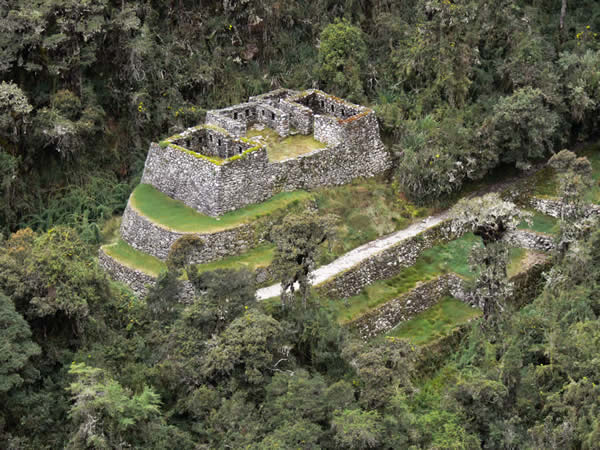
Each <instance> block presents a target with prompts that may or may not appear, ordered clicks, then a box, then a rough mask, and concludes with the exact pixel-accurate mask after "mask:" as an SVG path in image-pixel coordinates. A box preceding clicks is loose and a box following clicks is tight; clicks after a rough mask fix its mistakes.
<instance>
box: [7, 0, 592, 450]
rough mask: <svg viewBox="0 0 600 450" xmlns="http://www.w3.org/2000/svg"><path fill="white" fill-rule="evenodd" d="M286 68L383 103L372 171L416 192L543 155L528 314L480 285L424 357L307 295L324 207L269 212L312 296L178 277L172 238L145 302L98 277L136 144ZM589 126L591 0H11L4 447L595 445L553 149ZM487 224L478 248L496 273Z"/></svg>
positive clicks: (577, 230)
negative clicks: (261, 292)
mask: <svg viewBox="0 0 600 450" xmlns="http://www.w3.org/2000/svg"><path fill="white" fill-rule="evenodd" d="M279 87H285V88H291V89H306V88H311V87H316V88H320V89H323V90H326V91H327V92H329V93H331V94H333V95H336V96H339V97H345V98H348V99H349V100H351V101H353V102H357V103H361V104H365V105H368V106H370V107H372V108H373V109H374V110H375V112H376V114H377V116H378V120H379V127H380V130H381V133H382V137H383V140H384V142H385V143H386V145H387V147H388V148H389V150H390V151H391V153H392V155H393V159H394V167H393V169H392V170H391V173H390V174H389V177H388V179H386V183H387V184H388V185H389V186H391V188H393V195H394V196H396V197H394V198H402V199H408V200H410V201H412V202H413V203H414V204H416V205H418V206H423V205H425V206H429V207H436V208H442V207H447V206H449V205H451V204H452V203H453V202H454V201H456V199H457V196H460V195H461V192H462V190H463V189H465V187H469V185H470V183H472V182H474V181H480V180H482V179H484V177H485V176H486V175H489V174H490V173H492V172H494V170H496V171H497V170H498V169H507V168H510V169H514V170H515V173H519V171H523V170H528V169H530V168H531V167H532V166H535V165H537V164H540V163H542V162H544V161H546V160H548V159H549V158H551V157H552V160H551V168H553V170H556V172H557V173H558V174H559V176H560V177H561V178H560V180H561V181H560V193H559V194H560V196H561V197H562V198H563V199H564V200H565V201H567V202H571V204H572V205H573V208H575V213H574V215H572V216H571V217H567V215H565V217H562V218H561V221H560V225H559V228H560V230H559V233H558V238H557V250H556V251H555V252H554V253H553V254H552V258H553V260H552V261H553V263H554V267H553V268H552V270H551V271H549V272H548V273H547V277H546V280H545V282H544V285H543V289H541V294H540V295H539V296H537V297H536V298H530V299H529V301H528V304H526V305H525V306H523V307H522V308H520V309H519V308H514V309H511V308H508V307H506V308H505V307H504V306H505V305H501V304H500V303H501V300H502V299H499V298H498V295H496V296H493V295H490V296H488V297H487V298H484V296H483V294H482V298H483V299H484V300H483V301H484V302H487V303H486V304H487V305H488V308H487V309H486V318H485V319H483V320H486V319H487V316H488V315H489V316H493V320H491V321H489V322H487V325H486V326H479V325H478V321H474V322H473V323H472V324H471V325H469V326H467V327H466V328H465V329H464V331H463V334H462V335H461V336H460V339H458V342H457V343H456V345H455V346H454V347H452V349H451V350H452V351H449V352H446V353H444V352H440V355H439V357H437V358H433V362H432V363H431V364H429V365H427V364H424V363H423V361H424V358H425V356H424V353H425V352H424V351H423V350H421V349H420V348H419V347H417V346H415V345H413V344H411V343H410V342H409V341H407V340H404V339H400V338H397V337H382V338H381V339H374V340H371V341H369V342H364V341H363V340H361V339H359V338H357V337H356V336H355V335H354V334H352V333H351V332H350V331H349V330H348V329H347V328H346V327H344V326H342V325H340V323H339V321H338V320H336V318H335V317H333V315H332V314H331V311H329V310H328V309H326V308H323V307H321V306H322V305H321V304H319V303H318V302H317V301H316V300H315V299H314V298H312V297H311V295H310V293H309V290H308V288H307V287H306V286H307V285H306V283H304V282H305V279H306V278H307V274H308V273H309V271H310V270H312V268H313V267H314V264H315V263H316V261H317V259H318V258H317V257H319V256H321V257H323V258H325V257H327V256H328V255H327V254H326V252H323V254H324V255H325V256H323V255H318V254H317V253H313V252H316V250H315V248H316V247H317V246H319V245H322V244H323V243H324V242H325V241H327V240H332V239H334V238H333V237H331V236H329V234H328V232H327V231H328V230H326V229H325V228H324V227H326V226H325V225H321V222H319V221H318V220H317V218H316V217H313V216H311V217H312V220H313V228H315V229H317V231H318V236H317V235H310V236H308V237H306V236H304V235H303V234H302V233H303V232H305V231H306V228H302V226H303V223H302V222H299V221H300V219H299V218H298V217H296V216H294V217H291V218H288V219H287V220H286V221H282V223H281V224H279V228H276V230H277V232H278V233H280V235H279V236H277V239H276V240H277V244H278V247H277V249H276V250H274V251H275V252H276V255H277V261H278V264H279V265H280V267H279V269H280V270H279V273H280V275H281V277H282V279H283V280H284V281H286V282H288V283H291V285H292V286H293V284H294V282H296V281H298V280H300V281H301V282H303V283H304V284H302V301H298V300H296V301H293V300H290V301H289V302H288V303H287V304H286V305H285V306H282V305H279V304H277V305H275V306H274V305H273V304H271V303H268V302H260V303H259V302H257V301H256V299H255V296H254V292H255V290H256V285H255V279H254V277H253V276H252V275H251V274H250V273H249V272H248V271H247V270H233V269H220V270H217V271H213V272H206V273H200V274H199V275H197V274H195V275H189V276H188V274H187V272H186V271H187V270H188V269H189V267H185V265H184V264H183V263H182V261H183V259H184V258H183V257H181V255H178V254H173V255H172V258H170V259H169V264H168V265H169V270H168V271H166V272H164V273H162V274H161V276H160V277H159V280H158V282H157V284H156V286H155V287H154V288H153V289H151V291H150V292H149V294H148V296H147V297H146V298H138V297H136V296H135V295H133V293H132V292H131V291H130V290H128V289H126V288H125V287H124V286H123V285H121V284H118V283H115V282H113V281H111V280H110V279H109V278H108V277H107V276H106V274H105V273H104V272H103V271H102V270H101V269H100V267H99V266H98V263H97V258H96V256H95V255H96V254H97V250H98V246H99V245H100V244H101V243H103V241H104V240H105V239H106V238H107V236H108V235H110V234H111V233H113V232H114V229H115V227H117V226H118V224H117V225H116V223H117V222H116V221H115V217H117V216H118V215H120V214H121V213H122V212H123V210H124V208H125V205H126V203H127V199H128V197H129V194H130V193H131V191H132V189H133V187H134V186H136V185H137V184H138V182H139V179H140V176H141V171H142V168H143V164H144V159H145V156H146V152H147V149H148V145H149V143H150V142H159V141H160V139H162V138H164V137H165V136H170V135H173V134H175V133H177V132H180V131H181V130H183V129H185V128H187V127H190V126H194V125H197V124H199V123H201V122H203V120H204V115H205V112H206V110H208V109H212V108H217V107H223V106H226V105H229V104H233V103H237V102H241V101H245V100H246V99H247V98H248V97H249V96H251V95H257V94H260V93H263V92H266V91H269V90H272V89H275V88H279ZM599 126H600V3H599V2H598V1H596V0H570V1H569V2H567V1H566V0H562V1H561V0H552V1H545V0H406V1H394V0H364V1H355V0H339V1H338V0H327V1H325V0H316V1H303V0H285V1H275V0H240V1H233V0H223V1H214V0H208V1H201V2H198V1H195V0H168V1H157V0H0V199H1V200H0V350H1V351H0V354H1V355H2V357H1V358H0V447H2V448H8V449H53V448H73V449H79V448H126V447H130V448H157V449H162V448H178V449H188V448H189V449H205V448H206V449H208V448H226V447H227V448H306V449H316V448H357V449H358V448H381V449H384V448H436V449H451V448H452V449H458V448H461V449H463V448H464V449H476V448H581V449H588V448H589V449H591V448H597V447H598V442H600V370H599V367H598V357H597V356H598V342H599V340H600V319H599V314H600V295H599V292H600V290H599V289H598V283H600V234H599V232H598V231H597V229H594V228H593V227H596V228H597V225H592V226H591V229H590V227H589V223H591V222H589V221H588V217H587V216H586V215H585V213H584V209H585V202H584V195H583V194H582V192H583V191H582V189H584V188H585V189H589V188H591V187H593V185H594V181H593V180H591V178H590V175H589V172H590V170H591V169H590V166H589V162H587V163H586V162H585V161H583V160H580V159H578V158H577V157H576V155H574V154H572V153H570V152H568V153H563V152H561V150H563V149H567V148H576V147H577V146H578V145H579V144H581V143H584V142H590V141H593V140H597V139H598V129H599ZM553 155H555V156H554V157H553ZM507 170H508V169H507ZM496 173H497V172H496ZM595 183H596V184H597V180H596V181H595ZM378 195H379V194H378ZM382 196H383V194H382ZM497 203H498V202H497ZM461 205H462V203H461ZM503 205H504V204H503ZM480 206H481V205H480ZM484 206H485V205H484ZM504 206H506V205H504ZM509 206H510V205H509ZM509 206H506V208H507V209H509V210H510V207H509ZM407 208H408V207H407ZM411 208H413V207H412V206H411ZM414 208H416V206H415V207H414ZM466 208H469V206H468V205H467V206H466ZM482 208H483V207H482ZM411 211H412V210H411ZM411 211H408V213H406V214H407V215H408V216H411V214H412V212H411ZM509 213H510V214H513V211H512V210H510V211H509ZM411 217H412V216H411ZM346 218H347V217H346ZM516 218H518V219H519V220H520V219H522V218H523V217H521V216H518V215H517V213H514V214H513V215H512V216H511V220H510V227H507V228H511V229H513V228H516V226H517V222H518V221H517V220H516ZM469 219H470V220H471V222H469V224H470V225H469V226H471V231H475V232H476V233H477V232H481V233H483V232H482V231H481V230H480V228H477V227H476V226H473V219H472V218H471V217H469ZM513 219H514V220H513ZM584 219H585V220H584ZM382 220H383V219H382ZM513 222H514V223H513ZM298 223H300V228H297V232H296V235H293V234H291V232H288V231H285V230H286V229H288V230H289V229H293V228H294V227H298ZM342 226H343V224H342ZM349 228H350V227H349ZM356 228H360V227H356ZM363 228H364V229H367V228H368V224H367V225H365V224H363ZM298 230H299V231H298ZM351 231H352V232H355V229H354V228H352V229H351ZM359 231H361V230H359ZM286 233H287V234H286ZM348 235H350V231H348ZM498 240H499V239H498ZM294 241H295V242H294ZM300 241H306V242H308V244H306V242H305V248H304V249H303V250H305V253H306V254H303V256H302V260H303V265H301V266H298V267H296V266H294V261H293V259H291V258H289V254H290V252H289V251H287V250H286V248H287V249H288V250H289V247H290V246H291V247H294V248H298V247H299V245H298V244H297V242H300ZM313 241H314V242H313ZM309 244H310V245H309ZM487 244H488V242H486V247H488V246H487ZM496 244H497V242H495V241H494V242H492V243H490V244H489V247H488V248H485V249H483V250H481V251H480V252H479V258H480V259H479V261H480V262H481V261H484V262H485V264H484V263H482V264H480V265H483V266H485V267H486V268H489V270H490V271H493V270H496V269H498V268H499V269H498V270H499V272H502V274H503V275H505V273H506V264H507V263H506V261H507V259H506V258H507V254H506V251H505V249H503V248H500V247H497V246H496ZM298 253H301V252H300V251H299V252H298ZM286 257H287V259H286ZM496 257H498V258H499V259H495V260H494V261H491V262H490V258H496ZM475 261H477V259H476V258H475ZM189 273H190V274H191V273H192V272H191V271H190V272H189ZM492 275H494V276H495V275H497V274H492ZM492 275H490V276H489V277H488V278H487V279H483V278H480V279H479V280H476V283H475V284H477V283H479V286H483V287H486V286H488V285H492V284H493V283H494V282H496V281H497V279H496V278H493V276H492ZM184 276H188V279H189V281H190V282H191V283H192V284H193V285H194V288H195V292H196V294H197V295H196V299H195V301H194V302H193V303H191V304H183V303H181V302H179V301H178V298H177V283H178V282H179V280H180V278H181V277H184ZM482 280H483V281H482ZM501 281H502V280H500V282H498V283H497V284H496V285H497V286H501V287H502V288H503V289H504V287H505V284H502V283H501ZM486 283H487V284H486ZM503 292H504V291H503ZM501 306H502V307H501ZM430 356H431V355H430Z"/></svg>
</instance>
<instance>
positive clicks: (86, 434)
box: [68, 362, 160, 449]
mask: <svg viewBox="0 0 600 450" xmlns="http://www.w3.org/2000/svg"><path fill="white" fill-rule="evenodd" d="M69 373H70V374H71V375H73V376H75V377H76V380H75V381H74V382H73V383H71V385H70V386H69V388H68V391H69V392H70V393H71V396H72V398H73V406H72V407H71V410H70V411H69V417H70V418H71V420H72V421H73V423H74V424H75V426H76V427H77V428H76V430H75V432H74V433H73V435H72V436H71V439H70V442H69V448H72V449H81V448H94V449H97V448H101V449H104V448H106V449H108V448H122V447H124V446H128V445H136V446H138V445H143V443H144V442H151V439H152V436H150V435H148V433H145V432H144V429H145V428H146V426H147V425H148V424H149V423H150V422H152V421H153V420H155V419H157V418H158V417H159V416H160V397H159V396H158V394H156V393H155V392H154V391H153V390H152V388H149V387H147V386H145V387H144V389H143V391H142V392H141V393H139V394H134V393H132V392H131V391H129V390H128V389H126V388H124V387H123V386H121V384H120V383H119V382H118V381H116V380H114V379H113V378H111V377H110V376H109V375H108V374H107V373H106V371H105V370H103V369H99V368H96V367H90V366H87V365H86V364H85V363H75V362H73V363H72V364H71V367H70V369H69Z"/></svg>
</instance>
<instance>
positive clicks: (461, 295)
mask: <svg viewBox="0 0 600 450" xmlns="http://www.w3.org/2000/svg"><path fill="white" fill-rule="evenodd" d="M550 266H551V261H550V258H549V257H548V258H546V259H544V260H542V261H540V262H538V263H536V264H534V265H532V266H531V267H528V268H527V269H526V270H525V271H523V272H521V273H519V274H517V275H515V276H514V277H512V278H511V282H512V283H513V295H512V296H511V298H510V299H507V302H508V303H510V304H511V305H512V306H513V307H515V308H520V307H522V306H524V305H526V304H527V303H530V302H531V301H532V300H533V299H535V298H536V297H537V296H538V295H539V294H540V293H541V290H542V288H543V276H542V274H543V272H544V271H545V270H548V269H549V268H550ZM447 295H451V296H452V297H454V298H456V299H458V300H461V301H463V302H465V303H467V304H469V305H471V306H474V307H478V308H481V307H482V305H478V304H477V303H476V301H475V299H474V298H473V296H472V294H471V293H470V292H469V289H468V287H467V285H466V283H465V281H464V280H463V279H462V278H461V277H460V276H458V275H456V274H454V273H448V274H444V275H441V276H439V277H437V278H435V279H433V280H430V281H426V282H422V283H418V284H417V286H416V287H415V288H414V289H412V290H410V291H409V292H407V293H406V294H403V295H401V296H400V297H398V298H395V299H393V300H390V301H389V302H386V303H385V304H383V305H381V306H379V307H378V308H376V309H374V310H372V311H369V312H368V313H366V314H364V315H362V316H361V317H359V318H358V319H357V320H355V321H354V322H352V323H350V327H352V328H353V329H355V330H356V331H358V333H359V335H360V336H361V337H362V338H363V339H370V338H372V337H374V336H378V335H380V334H384V333H387V332H388V331H390V330H391V329H393V328H394V327H396V326H397V325H398V324H399V323H401V322H404V321H406V320H409V319H411V318H413V317H414V316H416V315H417V314H419V313H420V312H423V311H425V310H427V309H429V308H431V307H432V306H434V305H435V304H436V303H437V302H438V301H440V300H441V299H442V298H443V297H445V296H447Z"/></svg>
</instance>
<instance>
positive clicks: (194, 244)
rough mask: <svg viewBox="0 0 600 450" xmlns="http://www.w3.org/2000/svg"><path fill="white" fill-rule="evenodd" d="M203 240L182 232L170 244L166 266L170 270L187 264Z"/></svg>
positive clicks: (202, 243) (199, 248) (202, 244)
mask: <svg viewBox="0 0 600 450" xmlns="http://www.w3.org/2000/svg"><path fill="white" fill-rule="evenodd" d="M203 246H204V241H203V240H202V239H201V238H200V237H198V236H196V235H194V234H184V235H183V236H181V237H180V238H179V239H177V240H176V241H175V242H173V245H171V248H170V249H169V255H168V256H167V261H166V264H167V268H168V269H169V270H172V271H178V270H181V269H183V268H184V267H185V266H186V265H187V264H189V260H190V257H192V256H193V255H194V254H195V253H196V252H199V251H200V250H201V249H202V247H203Z"/></svg>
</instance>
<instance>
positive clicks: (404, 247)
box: [316, 220, 460, 299]
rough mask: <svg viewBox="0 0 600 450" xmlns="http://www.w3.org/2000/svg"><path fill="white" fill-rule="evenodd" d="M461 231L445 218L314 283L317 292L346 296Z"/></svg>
mask: <svg viewBox="0 0 600 450" xmlns="http://www.w3.org/2000/svg"><path fill="white" fill-rule="evenodd" d="M459 236H460V235H459V234H457V233H456V232H454V231H452V227H451V221H450V220H445V221H443V222H441V223H440V224H438V225H436V226H434V227H431V228H428V229H427V230H425V231H423V232H422V233H420V234H418V235H416V236H414V237H411V238H408V239H404V240H402V241H400V242H398V243H397V244H395V245H393V246H391V247H388V248H387V249H385V250H382V251H381V252H379V253H377V254H375V255H373V256H371V257H370V258H368V259H366V260H364V261H362V262H360V263H359V264H357V265H355V266H354V267H351V268H350V269H348V270H346V271H345V272H342V273H340V274H338V275H336V276H335V277H333V278H330V279H329V280H327V281H325V282H323V283H321V284H320V285H318V286H316V290H317V292H318V293H319V295H321V296H323V297H328V298H334V299H343V298H349V297H351V296H353V295H356V294H358V293H359V292H360V291H361V290H362V289H363V288H364V287H365V286H368V285H370V284H372V283H374V282H375V281H378V280H385V279H388V278H392V277H394V276H395V275H397V274H398V273H400V271H401V270H402V269H404V268H406V267H409V266H411V265H413V264H414V263H415V261H416V260H417V258H418V257H419V255H420V254H421V253H422V252H423V251H424V250H426V249H428V248H431V247H433V246H434V245H437V244H440V243H443V242H449V241H451V240H453V239H456V238H458V237H459Z"/></svg>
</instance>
